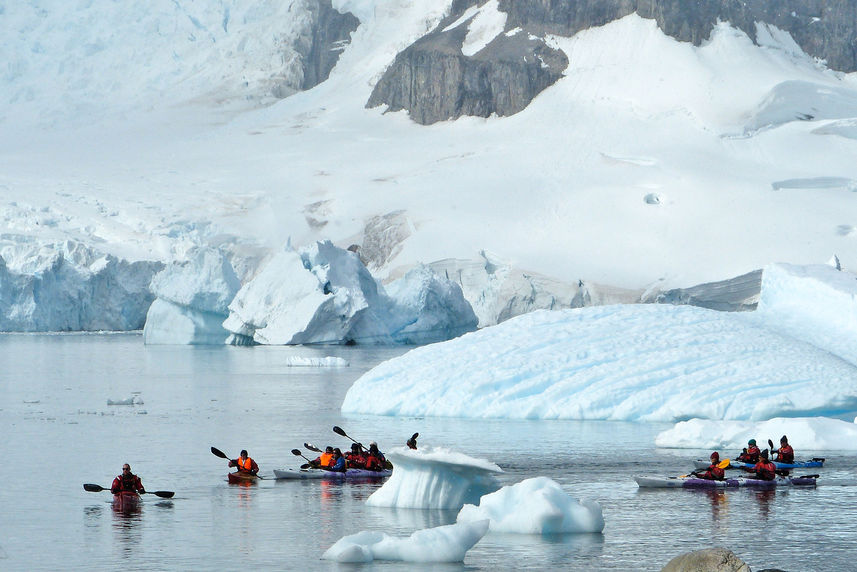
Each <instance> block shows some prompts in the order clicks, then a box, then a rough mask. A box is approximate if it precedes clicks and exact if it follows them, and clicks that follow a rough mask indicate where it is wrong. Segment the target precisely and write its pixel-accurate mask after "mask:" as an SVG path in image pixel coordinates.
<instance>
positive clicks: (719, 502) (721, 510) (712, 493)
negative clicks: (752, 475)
mask: <svg viewBox="0 0 857 572" xmlns="http://www.w3.org/2000/svg"><path fill="white" fill-rule="evenodd" d="M699 492H700V493H701V494H704V495H705V496H707V497H708V500H709V503H710V505H711V520H712V521H713V522H714V523H715V524H716V523H719V522H720V521H721V520H722V519H724V520H725V518H726V516H728V514H729V493H727V492H726V491H723V490H716V489H711V490H704V491H699Z"/></svg>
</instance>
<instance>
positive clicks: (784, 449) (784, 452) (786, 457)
mask: <svg viewBox="0 0 857 572" xmlns="http://www.w3.org/2000/svg"><path fill="white" fill-rule="evenodd" d="M774 454H775V455H776V456H777V458H776V460H777V461H779V462H780V463H794V462H795V450H794V449H792V446H791V445H789V440H788V438H787V437H786V436H785V435H783V436H782V437H780V448H779V449H777V450H776V451H774Z"/></svg>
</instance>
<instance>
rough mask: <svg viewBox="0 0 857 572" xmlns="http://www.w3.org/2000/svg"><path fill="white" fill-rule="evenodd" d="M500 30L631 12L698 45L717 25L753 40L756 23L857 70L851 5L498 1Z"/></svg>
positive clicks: (538, 30)
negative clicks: (504, 17) (503, 26)
mask: <svg viewBox="0 0 857 572" xmlns="http://www.w3.org/2000/svg"><path fill="white" fill-rule="evenodd" d="M500 9H501V10H502V11H504V12H507V13H508V14H509V16H508V20H507V22H506V28H507V29H511V28H514V27H517V26H520V27H522V28H524V29H525V30H527V31H528V32H530V33H534V34H537V35H540V36H541V35H544V34H558V35H562V36H572V35H574V34H576V33H577V32H579V31H581V30H585V29H587V28H591V27H593V26H601V25H604V24H606V23H608V22H611V21H613V20H616V19H618V18H622V17H624V16H627V15H628V14H631V13H632V12H637V13H638V14H639V15H640V16H642V17H643V18H652V19H654V20H655V21H657V23H658V26H660V28H661V29H662V30H663V31H664V33H666V34H667V35H669V36H672V37H673V38H676V39H678V40H681V41H684V42H693V43H694V44H696V45H699V44H700V43H701V42H703V41H705V40H706V39H708V37H709V36H710V34H711V29H712V28H713V27H714V25H715V24H716V23H717V21H718V20H721V21H724V22H730V23H731V24H732V25H733V26H735V27H736V28H739V29H741V30H743V31H744V32H746V33H747V35H748V36H750V37H751V38H753V39H755V38H756V22H764V23H766V24H773V25H774V26H776V27H777V28H779V29H781V30H785V31H786V32H789V33H790V34H791V35H792V37H793V38H794V39H795V41H796V42H797V44H798V45H799V46H800V47H801V48H802V49H803V50H804V51H805V52H806V53H808V54H809V55H811V56H815V57H818V58H822V59H825V60H827V65H828V66H829V67H831V68H832V69H835V70H840V71H845V72H852V71H855V70H857V0H824V1H823V0H780V1H778V2H770V0H742V1H740V2H739V1H737V0H719V1H708V2H687V1H685V0H582V1H576V2H568V1H564V0H500Z"/></svg>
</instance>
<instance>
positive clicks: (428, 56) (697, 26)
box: [367, 0, 857, 124]
mask: <svg viewBox="0 0 857 572" xmlns="http://www.w3.org/2000/svg"><path fill="white" fill-rule="evenodd" d="M485 4H487V2H486V1H484V0H482V1H479V2H477V1H476V0H456V1H455V2H453V4H452V8H451V11H450V14H449V16H448V17H447V18H446V19H444V20H443V21H442V22H441V23H440V24H439V25H438V26H437V28H435V30H433V31H432V32H430V33H429V34H428V35H426V36H424V37H423V38H421V39H419V40H418V41H417V42H415V43H414V44H412V45H411V46H409V47H408V48H407V49H405V50H404V51H403V52H401V53H400V54H399V55H398V56H397V57H396V59H395V61H394V62H393V64H392V65H391V66H390V67H389V68H388V69H387V71H386V73H385V74H384V76H383V77H382V78H381V80H380V81H379V82H378V84H377V85H376V87H375V89H374V91H373V93H372V95H371V97H370V99H369V101H368V102H367V107H376V106H378V105H382V104H384V105H387V106H388V108H389V109H390V110H391V111H398V110H402V109H405V110H407V111H408V112H409V113H410V116H411V118H412V119H413V120H414V121H416V122H418V123H422V124H430V123H434V122H437V121H443V120H446V119H450V118H456V117H459V116H462V115H476V116H481V117H487V116H489V115H491V114H492V113H496V114H497V115H510V114H513V113H516V112H518V111H520V110H521V109H523V108H524V107H526V106H527V105H528V104H529V103H530V101H532V99H533V98H534V97H535V96H536V95H538V93H539V92H541V91H542V90H544V89H545V88H547V87H548V86H550V85H551V84H553V83H554V82H555V81H557V80H558V79H559V78H560V77H561V75H562V72H563V71H564V70H565V68H566V67H567V65H568V60H567V58H566V56H565V54H563V53H562V52H560V51H557V50H555V49H552V48H550V47H549V46H548V45H547V44H546V43H545V40H544V38H545V37H546V36H547V35H550V34H553V35H560V36H572V35H574V34H576V33H577V32H579V31H581V30H584V29H587V28H590V27H593V26H601V25H604V24H607V23H609V22H611V21H613V20H616V19H618V18H622V17H624V16H627V15H629V14H632V13H634V12H636V13H637V14H639V15H640V16H642V17H643V18H651V19H654V20H655V21H657V23H658V25H659V26H660V28H661V29H662V30H663V31H664V33H666V34H667V35H669V36H672V37H674V38H676V39H677V40H680V41H685V42H693V43H694V44H696V45H699V44H700V43H701V42H703V41H705V40H706V39H707V38H708V37H709V35H710V33H711V30H712V28H713V27H714V25H715V24H716V23H717V21H718V20H720V21H728V22H730V23H732V25H733V26H735V27H737V28H739V29H741V30H743V31H744V32H745V33H747V35H748V36H750V38H752V39H754V40H755V38H756V25H757V23H766V24H771V25H773V26H776V27H777V28H779V29H781V30H784V31H786V32H789V33H790V34H791V35H792V37H793V38H794V40H795V42H797V44H798V45H799V46H800V47H801V48H802V49H803V50H804V51H805V52H806V53H808V54H809V55H811V56H814V57H817V58H820V59H823V60H825V61H826V62H827V65H828V66H829V67H830V68H831V69H835V70H839V71H845V72H852V71H855V70H857V0H831V1H821V0H780V1H777V2H770V1H769V0H746V1H740V2H739V1H736V0H719V1H706V2H699V1H696V2H689V1H687V0H580V1H575V0H498V4H497V7H498V8H499V10H500V12H502V13H504V14H505V16H506V21H505V27H504V29H505V31H506V34H500V35H499V36H497V37H496V38H495V39H494V40H493V41H492V42H490V43H489V44H488V45H487V46H485V47H484V48H483V49H482V50H481V51H479V52H477V53H475V54H473V55H470V56H468V55H465V54H464V53H463V52H462V49H461V48H462V44H463V42H464V38H465V35H466V33H467V25H469V23H470V21H472V18H471V19H470V20H468V21H467V22H465V24H467V25H459V26H456V27H454V28H452V29H447V28H448V27H450V26H451V24H452V23H454V22H456V21H457V20H458V19H459V18H461V16H462V15H464V14H465V13H466V11H467V10H468V9H471V8H472V7H473V6H476V5H479V6H484V5H485ZM518 29H519V30H520V31H519V32H518V33H514V34H510V32H512V31H513V30H518Z"/></svg>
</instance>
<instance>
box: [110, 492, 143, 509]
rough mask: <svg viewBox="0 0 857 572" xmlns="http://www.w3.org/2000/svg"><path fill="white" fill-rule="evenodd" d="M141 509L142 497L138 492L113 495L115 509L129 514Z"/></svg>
mask: <svg viewBox="0 0 857 572" xmlns="http://www.w3.org/2000/svg"><path fill="white" fill-rule="evenodd" d="M139 507H140V495H138V494H137V493H136V491H120V492H118V493H114V494H113V508H114V509H115V510H118V511H122V512H129V511H133V510H136V509H138V508H139Z"/></svg>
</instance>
